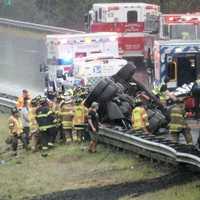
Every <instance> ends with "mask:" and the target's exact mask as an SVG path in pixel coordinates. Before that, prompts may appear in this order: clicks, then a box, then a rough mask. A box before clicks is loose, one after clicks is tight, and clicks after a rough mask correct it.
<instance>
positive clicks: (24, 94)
mask: <svg viewBox="0 0 200 200" xmlns="http://www.w3.org/2000/svg"><path fill="white" fill-rule="evenodd" d="M24 99H29V100H31V95H30V94H29V92H28V90H25V89H24V90H22V95H21V96H19V97H18V99H17V103H16V107H17V109H22V108H23V106H24Z"/></svg>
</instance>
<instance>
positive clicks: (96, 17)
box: [95, 11, 98, 22]
mask: <svg viewBox="0 0 200 200" xmlns="http://www.w3.org/2000/svg"><path fill="white" fill-rule="evenodd" d="M95 22H98V12H97V11H95Z"/></svg>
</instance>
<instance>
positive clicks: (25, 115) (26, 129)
mask: <svg viewBox="0 0 200 200" xmlns="http://www.w3.org/2000/svg"><path fill="white" fill-rule="evenodd" d="M20 114H21V120H22V125H23V134H22V139H23V141H24V148H25V149H26V150H28V145H29V133H30V119H29V100H28V99H27V98H25V99H24V105H23V107H22V109H21V111H20Z"/></svg>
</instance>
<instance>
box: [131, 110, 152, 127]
mask: <svg viewBox="0 0 200 200" xmlns="http://www.w3.org/2000/svg"><path fill="white" fill-rule="evenodd" d="M132 124H133V129H134V130H140V129H144V128H146V127H147V126H149V122H148V115H147V113H146V110H145V109H144V108H143V107H135V108H134V109H133V111H132Z"/></svg>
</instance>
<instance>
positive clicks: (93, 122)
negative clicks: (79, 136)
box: [88, 102, 99, 153]
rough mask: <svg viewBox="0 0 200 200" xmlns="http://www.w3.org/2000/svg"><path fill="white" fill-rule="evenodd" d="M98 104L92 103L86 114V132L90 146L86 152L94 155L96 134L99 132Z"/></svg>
mask: <svg viewBox="0 0 200 200" xmlns="http://www.w3.org/2000/svg"><path fill="white" fill-rule="evenodd" d="M98 109H99V104H98V103H97V102H93V103H92V105H91V107H90V108H89V112H88V130H89V134H90V138H91V141H90V144H89V149H88V151H89V152H90V153H96V146H97V138H96V134H97V133H98V131H99V115H98V112H97V111H98Z"/></svg>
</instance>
